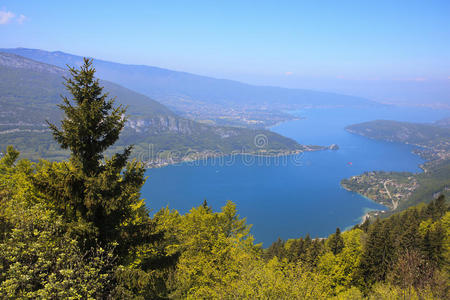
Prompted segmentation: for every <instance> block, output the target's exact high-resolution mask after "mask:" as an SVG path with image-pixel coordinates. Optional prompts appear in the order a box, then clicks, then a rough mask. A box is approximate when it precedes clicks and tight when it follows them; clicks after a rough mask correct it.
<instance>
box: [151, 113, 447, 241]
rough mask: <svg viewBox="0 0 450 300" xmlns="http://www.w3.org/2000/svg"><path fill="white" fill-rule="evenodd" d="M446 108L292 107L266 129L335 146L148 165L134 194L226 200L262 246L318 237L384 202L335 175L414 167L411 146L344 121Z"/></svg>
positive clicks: (168, 199)
mask: <svg viewBox="0 0 450 300" xmlns="http://www.w3.org/2000/svg"><path fill="white" fill-rule="evenodd" d="M448 113H449V112H448V111H445V110H444V111H440V110H432V109H423V108H420V109H418V108H395V107H381V108H370V109H367V108H366V109H350V108H333V109H330V108H324V109H305V110H302V111H297V112H294V114H296V115H298V116H301V117H304V118H305V119H302V120H295V121H289V122H285V123H282V124H280V125H277V126H275V127H273V128H272V130H273V131H275V132H278V133H280V134H282V135H284V136H287V137H290V138H293V139H295V140H296V141H298V142H299V143H301V144H314V145H330V144H338V145H339V150H337V151H331V150H326V151H317V152H308V153H304V154H300V155H296V156H289V157H284V158H279V157H278V158H264V159H262V158H260V159H258V158H254V157H253V158H251V157H248V156H237V157H234V158H233V160H232V159H231V158H228V159H227V158H225V160H223V159H222V160H218V159H210V160H207V161H201V162H197V163H195V164H193V163H185V164H180V165H174V166H168V167H164V168H159V169H149V170H148V171H147V172H146V175H147V176H149V178H148V180H147V182H146V184H145V185H144V187H143V189H142V196H143V197H144V198H145V199H146V203H147V205H148V207H149V208H151V209H152V210H153V213H154V212H156V211H157V210H159V209H160V208H161V207H163V206H166V205H168V206H169V207H170V208H175V209H177V210H179V211H180V212H181V213H185V212H187V211H189V209H190V208H192V207H193V206H198V205H200V204H201V203H202V202H203V200H204V199H207V201H208V203H209V204H210V205H211V206H212V208H213V209H214V210H219V209H220V207H221V206H223V205H224V204H225V203H226V201H227V200H232V201H233V202H235V203H236V205H237V208H238V211H239V214H240V215H241V217H246V218H247V222H248V223H249V224H253V228H252V234H253V235H254V236H255V239H256V242H263V243H264V246H266V247H267V246H269V245H270V244H271V243H272V242H273V241H275V240H276V239H277V238H278V237H281V238H283V239H288V238H298V237H300V236H304V235H305V234H307V233H309V234H310V235H311V236H312V237H324V236H327V235H328V234H330V233H332V232H334V231H335V229H336V227H340V228H342V229H343V228H347V227H349V226H352V225H354V224H356V223H358V222H359V221H360V218H361V216H362V215H363V214H364V213H365V211H367V210H370V209H384V207H383V206H381V205H378V204H376V203H374V202H372V201H370V200H368V199H365V198H364V197H362V196H360V195H358V194H355V193H352V192H349V191H346V190H344V189H343V188H342V187H341V186H340V185H339V182H340V180H341V179H343V178H347V177H350V176H353V175H358V174H360V173H362V172H364V171H372V170H384V171H410V172H420V169H419V167H418V166H419V164H421V163H422V162H423V160H422V159H421V158H420V157H418V156H416V155H414V154H412V153H411V150H412V149H413V148H412V147H411V146H408V145H403V144H397V143H388V142H382V141H375V140H370V139H367V138H364V137H361V136H357V135H354V134H350V133H348V132H346V131H345V130H344V127H345V126H347V125H351V124H355V123H358V122H363V121H370V120H375V119H391V120H399V121H410V122H431V121H435V120H437V119H440V118H443V117H446V116H448ZM268 142H269V143H270V140H269V141H268ZM350 163H351V164H350Z"/></svg>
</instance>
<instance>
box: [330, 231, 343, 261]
mask: <svg viewBox="0 0 450 300" xmlns="http://www.w3.org/2000/svg"><path fill="white" fill-rule="evenodd" d="M329 245H330V250H331V252H333V254H334V255H336V254H339V253H341V251H342V249H343V248H344V239H343V238H342V236H341V229H340V228H339V227H338V228H336V232H335V234H333V235H331V236H330V241H329Z"/></svg>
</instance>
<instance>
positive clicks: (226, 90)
mask: <svg viewBox="0 0 450 300" xmlns="http://www.w3.org/2000/svg"><path fill="white" fill-rule="evenodd" d="M0 51H3V52H8V53H15V54H18V55H21V56H24V57H28V58H30V59H34V60H37V61H41V62H44V63H49V64H52V65H56V66H59V67H65V66H66V65H67V64H69V65H74V66H78V65H80V64H81V63H82V57H81V56H77V55H72V54H68V53H64V52H61V51H54V52H49V51H45V50H37V49H28V48H14V49H6V48H3V49H0ZM94 65H95V67H96V70H97V74H98V76H99V77H100V78H103V79H104V80H108V81H112V82H115V83H117V84H120V85H122V86H124V87H127V88H130V89H131V90H134V91H137V92H139V93H142V94H144V95H146V96H148V97H150V98H153V99H156V100H158V101H159V102H161V103H162V104H164V105H166V106H168V107H169V108H171V109H173V110H174V111H175V112H177V113H179V114H180V115H182V116H184V117H188V118H189V119H194V120H201V121H203V120H207V121H210V122H212V123H214V124H217V125H236V126H246V127H252V126H253V127H259V128H263V127H268V126H271V125H274V124H275V123H278V122H280V121H285V120H289V119H292V118H293V117H292V116H291V115H289V114H287V113H285V111H286V110H297V109H302V108H304V107H309V106H332V107H335V106H372V105H381V104H378V103H375V102H373V101H370V100H367V99H364V98H360V97H355V96H347V95H340V94H334V93H327V92H320V91H313V90H306V89H288V88H281V87H273V86H256V85H251V84H247V83H242V82H239V81H233V80H229V79H217V78H212V77H208V76H203V75H196V74H192V73H188V72H182V71H173V70H169V69H164V68H159V67H154V66H145V65H127V64H120V63H115V62H109V61H106V60H99V59H95V58H94Z"/></svg>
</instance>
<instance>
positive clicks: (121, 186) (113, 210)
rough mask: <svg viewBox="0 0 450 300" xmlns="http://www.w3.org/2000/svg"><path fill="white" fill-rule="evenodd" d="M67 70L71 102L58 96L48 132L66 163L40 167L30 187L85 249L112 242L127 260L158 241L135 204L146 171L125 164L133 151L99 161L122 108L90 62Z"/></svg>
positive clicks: (143, 211)
mask: <svg viewBox="0 0 450 300" xmlns="http://www.w3.org/2000/svg"><path fill="white" fill-rule="evenodd" d="M69 71H70V74H71V77H70V78H65V79H66V83H65V86H66V87H67V89H68V91H69V92H70V94H71V97H70V98H69V97H62V99H63V104H61V105H60V106H59V107H60V108H61V109H62V110H63V111H64V118H63V120H62V121H61V127H60V128H58V127H57V126H56V125H54V124H50V128H51V130H52V131H53V135H54V137H55V139H56V141H57V142H58V143H59V144H60V145H61V147H62V148H63V149H69V150H70V154H71V157H70V162H63V163H61V164H52V163H42V164H43V166H42V168H41V172H39V173H38V174H36V175H35V177H34V183H35V185H36V186H37V187H38V189H39V191H40V192H42V193H43V194H44V195H46V196H47V198H48V199H51V201H53V205H54V206H55V208H56V209H57V210H58V212H59V213H61V214H62V215H63V216H64V217H65V218H66V221H67V222H68V223H69V224H71V225H70V226H69V228H70V230H71V231H72V232H73V233H74V234H75V235H77V236H78V240H79V241H80V243H81V244H84V247H85V248H87V249H89V248H91V247H95V245H97V244H100V246H105V245H109V244H111V243H112V244H115V245H116V246H115V249H116V253H117V254H118V257H120V258H122V259H124V260H126V259H127V256H128V255H129V254H130V253H132V252H133V251H131V250H133V249H135V248H136V247H138V246H139V245H143V244H148V243H154V242H156V241H158V239H161V238H162V234H161V233H156V232H154V229H153V228H154V226H155V225H154V224H153V222H152V220H151V219H150V218H149V216H148V211H147V209H146V208H145V204H144V201H143V200H142V199H140V189H141V187H142V185H143V184H144V182H145V178H144V171H145V169H144V167H143V165H142V164H140V163H138V162H136V161H131V162H128V161H127V160H128V158H129V156H130V152H131V149H132V146H129V147H126V148H125V149H124V151H123V152H122V153H116V154H114V155H113V156H112V157H111V158H107V157H105V156H104V152H105V150H107V148H108V147H110V146H111V145H113V144H114V143H115V142H116V141H117V140H118V138H119V134H120V132H121V130H122V128H123V127H124V124H125V120H126V117H125V116H124V114H125V108H124V107H122V106H121V105H119V106H115V105H114V99H110V98H109V97H108V94H105V93H103V88H102V87H101V86H100V83H99V80H98V79H96V78H95V77H94V75H95V69H94V67H93V66H92V60H89V59H86V58H85V59H84V65H83V66H81V68H80V69H79V70H78V69H75V68H70V69H69Z"/></svg>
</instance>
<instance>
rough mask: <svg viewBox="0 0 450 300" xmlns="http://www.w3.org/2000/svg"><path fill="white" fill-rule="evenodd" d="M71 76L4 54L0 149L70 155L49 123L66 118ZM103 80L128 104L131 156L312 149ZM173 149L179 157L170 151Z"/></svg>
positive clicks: (124, 140)
mask: <svg viewBox="0 0 450 300" xmlns="http://www.w3.org/2000/svg"><path fill="white" fill-rule="evenodd" d="M68 75H69V73H68V72H67V71H66V70H64V69H61V68H59V67H55V66H52V65H47V64H44V63H40V62H36V61H33V60H30V59H27V58H23V57H20V56H17V55H13V54H8V53H0V152H1V151H2V150H4V149H6V146H7V145H9V144H12V145H14V146H15V147H16V148H17V149H18V150H20V151H21V153H22V155H23V156H24V157H27V158H31V159H33V160H38V159H39V158H48V159H51V160H61V159H64V158H67V157H68V152H66V151H63V150H62V149H61V148H60V147H59V146H58V145H57V144H56V143H55V142H54V141H53V139H52V137H51V134H50V131H49V130H48V126H47V123H46V120H49V121H50V122H53V123H54V122H59V120H60V119H61V117H62V113H61V111H60V110H59V109H58V107H57V104H58V103H60V102H61V97H60V95H62V96H67V95H68V92H67V91H66V90H65V88H64V85H63V81H64V79H63V76H66V77H67V76H68ZM101 84H102V85H103V86H104V89H105V91H106V92H108V93H110V94H111V95H114V96H115V97H116V101H117V103H119V104H123V105H125V106H127V107H128V110H127V115H128V116H129V118H128V120H127V122H126V124H125V128H124V130H123V133H122V135H121V138H120V139H119V141H118V143H117V144H116V145H115V147H116V146H121V147H123V146H125V145H129V144H135V145H136V147H135V148H134V152H133V153H132V156H133V157H139V158H142V159H152V158H153V159H155V160H156V161H160V162H161V163H162V164H164V163H166V162H168V160H167V156H170V157H172V158H173V160H174V161H179V160H180V159H182V158H183V157H184V156H185V154H186V153H194V152H195V153H197V154H196V155H197V156H205V155H209V154H208V153H219V154H230V153H232V152H233V151H234V152H242V151H246V152H249V153H254V152H256V151H264V152H273V153H274V154H281V153H293V152H297V151H303V150H308V148H306V147H303V146H302V145H299V144H298V143H296V142H295V141H294V140H291V139H289V138H285V137H283V136H281V135H279V134H276V133H273V132H270V131H268V130H263V129H260V130H252V129H245V128H235V127H224V126H210V125H205V124H200V123H198V122H195V121H192V120H188V119H185V118H181V117H179V116H177V115H176V114H174V113H173V112H171V111H170V110H169V109H167V108H166V107H165V106H163V105H162V104H160V103H158V102H156V101H154V100H152V99H150V98H148V97H146V96H144V95H141V94H138V93H136V92H133V91H131V90H129V89H126V88H124V87H121V86H119V85H117V84H114V83H111V82H107V81H101ZM258 135H264V137H265V138H266V139H267V143H265V144H264V145H263V147H261V145H256V144H255V137H256V136H258ZM117 149H118V148H115V149H112V150H111V153H113V152H114V151H115V150H117ZM150 152H151V153H150ZM175 152H176V154H177V156H174V155H171V153H175ZM197 156H195V157H197Z"/></svg>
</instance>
